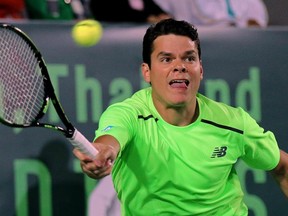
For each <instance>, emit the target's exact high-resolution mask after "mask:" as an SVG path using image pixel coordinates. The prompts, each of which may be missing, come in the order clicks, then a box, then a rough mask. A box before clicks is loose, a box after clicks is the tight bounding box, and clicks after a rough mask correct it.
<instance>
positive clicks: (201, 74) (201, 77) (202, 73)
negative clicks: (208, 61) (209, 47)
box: [200, 60, 204, 80]
mask: <svg viewBox="0 0 288 216" xmlns="http://www.w3.org/2000/svg"><path fill="white" fill-rule="evenodd" d="M203 75H204V69H203V65H202V60H200V80H202V79H203Z"/></svg>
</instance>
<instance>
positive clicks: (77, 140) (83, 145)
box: [68, 128, 98, 159]
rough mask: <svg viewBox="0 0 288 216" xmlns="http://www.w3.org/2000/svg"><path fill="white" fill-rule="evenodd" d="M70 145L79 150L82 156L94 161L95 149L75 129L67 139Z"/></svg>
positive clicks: (96, 152)
mask: <svg viewBox="0 0 288 216" xmlns="http://www.w3.org/2000/svg"><path fill="white" fill-rule="evenodd" d="M68 140H69V141H70V142H71V144H72V145H73V146H74V147H75V148H77V149H79V150H80V151H81V152H82V153H83V154H85V155H87V156H89V157H90V158H91V159H95V158H96V155H97V154H98V151H97V149H96V148H95V147H94V146H93V145H92V144H91V142H89V141H88V140H87V139H86V137H84V136H83V135H82V134H81V133H80V132H79V131H78V130H77V129H76V128H75V131H74V134H73V136H72V137H71V138H68Z"/></svg>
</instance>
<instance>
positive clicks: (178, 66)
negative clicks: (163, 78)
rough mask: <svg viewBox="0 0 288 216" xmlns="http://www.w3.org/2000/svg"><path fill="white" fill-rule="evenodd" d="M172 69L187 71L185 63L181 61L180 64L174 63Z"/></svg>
mask: <svg viewBox="0 0 288 216" xmlns="http://www.w3.org/2000/svg"><path fill="white" fill-rule="evenodd" d="M173 71H174V72H180V73H185V72H187V68H186V66H185V64H183V63H181V64H177V65H175V67H174V70H173Z"/></svg>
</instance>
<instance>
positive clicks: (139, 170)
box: [96, 87, 280, 216]
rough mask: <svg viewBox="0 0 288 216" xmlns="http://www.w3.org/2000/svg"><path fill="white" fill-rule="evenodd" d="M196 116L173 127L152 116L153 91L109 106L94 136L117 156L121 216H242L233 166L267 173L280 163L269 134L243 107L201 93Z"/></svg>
mask: <svg viewBox="0 0 288 216" xmlns="http://www.w3.org/2000/svg"><path fill="white" fill-rule="evenodd" d="M197 102H198V105H199V111H200V113H199V117H198V119H197V120H196V121H195V122H193V123H192V124H190V125H188V126H184V127H177V126H173V125H171V124H168V123H167V122H165V121H164V120H163V119H162V118H161V116H160V115H159V113H158V112H157V110H156V109H155V107H154V105H153V102H152V98H151V88H150V87H149V88H147V89H143V90H140V91H138V92H136V93H135V94H134V95H133V96H132V97H131V98H128V99H126V100H124V101H123V102H120V103H115V104H113V105H111V106H110V107H108V109H107V110H106V111H105V112H104V113H103V115H102V116H101V118H100V121H99V128H98V130H97V131H96V137H99V136H102V135H104V134H109V135H112V136H113V137H115V138H116V139H117V140H118V141H119V143H120V146H121V150H120V152H119V154H118V157H117V159H116V161H115V163H114V167H113V170H112V177H113V182H114V186H115V189H116V192H117V194H118V197H119V199H120V201H121V206H122V207H121V211H122V214H123V215H126V216H130V215H131V216H141V215H143V216H148V215H149V216H153V215H155V216H159V215H161V216H162V215H171V216H172V215H173V216H175V215H177V216H178V215H180V216H184V215H205V216H208V215H216V216H218V215H219V216H231V215H234V216H238V215H241V216H242V215H247V214H248V213H247V212H248V210H247V207H246V205H245V204H244V203H243V192H242V189H241V186H240V182H239V179H238V177H237V174H236V171H235V168H234V165H235V163H236V162H237V160H238V159H242V160H244V161H245V162H246V163H247V164H248V165H249V166H251V167H253V168H257V169H263V170H271V169H273V168H274V167H275V166H276V165H277V163H278V161H279V158H280V153H279V148H278V145H277V142H276V140H275V137H274V135H273V133H272V132H269V131H264V130H263V128H261V127H260V126H259V125H258V124H257V123H256V121H255V120H254V119H253V118H251V117H250V116H249V114H248V113H247V112H245V111H244V110H243V109H241V108H234V107H231V106H228V105H225V104H223V103H219V102H216V101H213V100H211V99H208V98H206V97H205V96H203V95H201V94H198V95H197Z"/></svg>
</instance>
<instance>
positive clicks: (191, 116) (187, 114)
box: [156, 101, 199, 126]
mask: <svg viewBox="0 0 288 216" xmlns="http://www.w3.org/2000/svg"><path fill="white" fill-rule="evenodd" d="M156 109H157V111H158V112H159V114H160V115H161V117H162V118H163V119H164V120H165V121H166V122H167V123H169V124H172V125H175V126H186V125H189V124H191V123H193V122H195V121H196V119H197V118H198V115H199V107H198V104H197V101H195V103H193V104H192V105H190V106H189V107H188V106H183V107H159V106H158V107H156Z"/></svg>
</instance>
